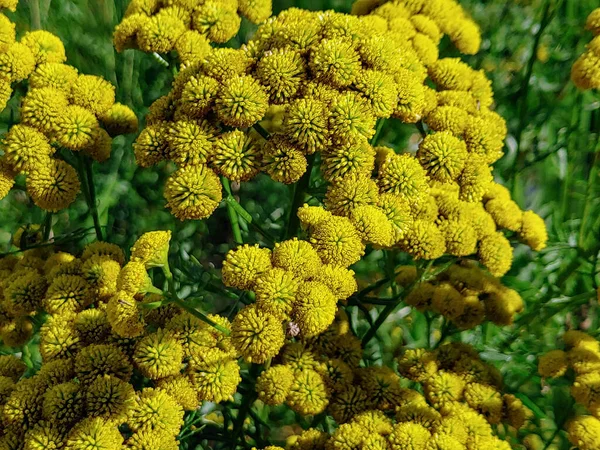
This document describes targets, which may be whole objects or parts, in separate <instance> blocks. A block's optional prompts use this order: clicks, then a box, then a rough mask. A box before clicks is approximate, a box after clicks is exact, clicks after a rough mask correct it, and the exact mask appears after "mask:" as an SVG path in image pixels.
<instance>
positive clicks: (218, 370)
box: [188, 349, 242, 403]
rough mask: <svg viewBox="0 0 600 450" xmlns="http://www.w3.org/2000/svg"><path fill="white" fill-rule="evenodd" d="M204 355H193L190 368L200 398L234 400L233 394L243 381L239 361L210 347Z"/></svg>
mask: <svg viewBox="0 0 600 450" xmlns="http://www.w3.org/2000/svg"><path fill="white" fill-rule="evenodd" d="M203 356H204V357H203V358H199V357H198V356H197V355H193V356H192V359H191V361H190V365H189V368H188V374H189V377H190V381H191V382H192V386H193V387H194V389H195V390H196V392H197V394H198V399H199V400H206V401H211V402H216V403H220V402H222V401H223V400H233V394H235V391H236V390H237V386H238V384H239V383H240V382H241V381H242V378H241V377H240V366H239V364H238V363H237V361H235V360H231V359H227V358H224V357H223V355H222V352H218V350H216V349H209V350H208V351H207V352H205V354H204V355H203Z"/></svg>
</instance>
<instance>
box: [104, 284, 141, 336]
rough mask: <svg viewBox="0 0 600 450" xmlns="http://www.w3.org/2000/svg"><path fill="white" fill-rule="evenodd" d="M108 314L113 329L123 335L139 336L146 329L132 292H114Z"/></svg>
mask: <svg viewBox="0 0 600 450" xmlns="http://www.w3.org/2000/svg"><path fill="white" fill-rule="evenodd" d="M146 276H147V275H146ZM106 314H107V317H108V321H109V322H110V325H111V327H112V329H113V331H114V332H115V333H117V334H118V335H119V336H121V337H127V338H133V337H137V336H139V335H140V334H142V333H143V331H144V325H145V324H144V319H143V317H142V314H141V311H140V308H139V306H138V303H137V301H136V300H135V298H134V297H133V294H131V293H128V292H126V291H118V292H117V293H116V294H114V295H113V296H112V297H111V298H110V300H109V301H108V304H107V307H106Z"/></svg>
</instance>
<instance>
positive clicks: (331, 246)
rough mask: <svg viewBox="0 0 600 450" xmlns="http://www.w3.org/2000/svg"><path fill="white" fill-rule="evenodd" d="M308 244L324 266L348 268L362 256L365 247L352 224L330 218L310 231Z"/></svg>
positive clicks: (347, 221) (345, 219)
mask: <svg viewBox="0 0 600 450" xmlns="http://www.w3.org/2000/svg"><path fill="white" fill-rule="evenodd" d="M310 242H311V244H312V245H313V246H314V248H315V250H316V251H317V253H318V254H319V256H320V257H321V260H322V261H323V262H324V263H325V264H333V265H336V266H341V267H348V266H350V265H351V264H354V263H355V262H357V261H358V260H359V259H360V258H361V257H362V255H363V253H364V250H365V246H364V244H363V243H362V239H361V237H360V234H358V231H357V230H356V228H355V227H354V225H352V222H351V221H350V220H349V219H347V218H345V217H337V216H332V217H330V218H327V219H325V220H323V221H321V222H320V223H319V224H318V225H316V226H315V228H314V229H313V230H312V232H311V235H310Z"/></svg>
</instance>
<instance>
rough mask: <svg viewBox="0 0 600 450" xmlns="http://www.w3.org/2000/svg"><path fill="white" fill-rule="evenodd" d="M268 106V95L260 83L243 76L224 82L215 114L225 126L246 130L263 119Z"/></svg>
mask: <svg viewBox="0 0 600 450" xmlns="http://www.w3.org/2000/svg"><path fill="white" fill-rule="evenodd" d="M268 106H269V104H268V95H267V93H266V92H265V90H264V88H263V87H262V86H261V85H260V83H259V82H258V81H257V80H255V79H254V78H252V77H251V76H248V75H243V76H236V77H232V78H230V79H228V80H225V81H224V83H223V85H222V87H221V90H220V91H219V95H218V97H217V101H216V104H215V112H216V113H217V116H218V117H219V119H220V120H221V121H222V122H223V123H224V124H225V125H229V126H233V127H238V128H246V127H250V126H252V125H254V124H255V123H256V122H258V121H259V120H260V119H262V118H263V116H264V115H265V112H266V111H267V108H268Z"/></svg>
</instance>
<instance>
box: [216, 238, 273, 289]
mask: <svg viewBox="0 0 600 450" xmlns="http://www.w3.org/2000/svg"><path fill="white" fill-rule="evenodd" d="M271 268H272V266H271V251H270V250H269V249H268V248H259V247H258V245H255V246H250V245H247V244H246V245H242V246H240V247H237V248H236V249H233V250H230V251H229V252H228V253H227V256H226V257H225V261H224V262H223V268H222V270H221V273H222V277H223V284H225V286H232V287H236V288H238V289H243V290H249V289H252V288H253V286H254V283H255V282H256V279H257V277H258V276H259V275H260V274H262V273H264V272H266V271H268V270H269V269H271Z"/></svg>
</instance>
